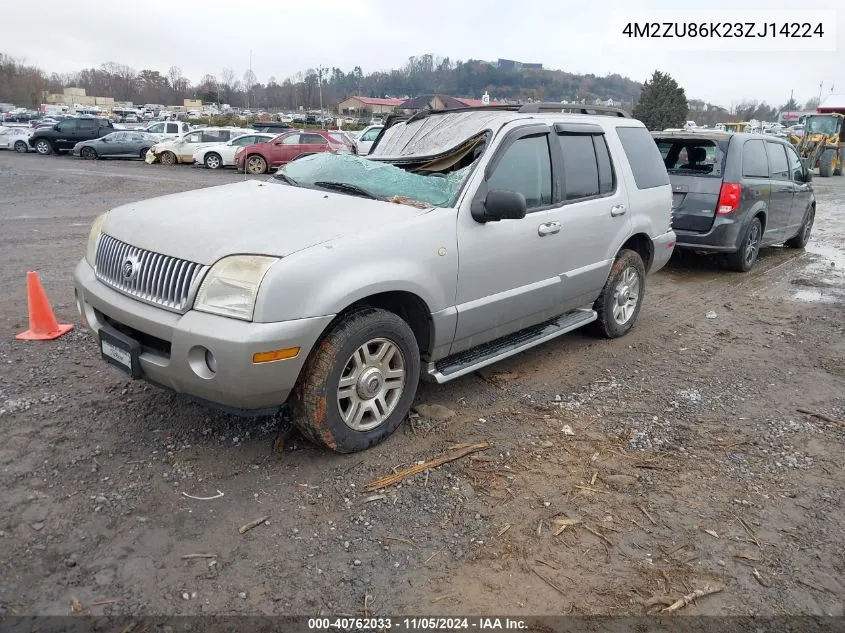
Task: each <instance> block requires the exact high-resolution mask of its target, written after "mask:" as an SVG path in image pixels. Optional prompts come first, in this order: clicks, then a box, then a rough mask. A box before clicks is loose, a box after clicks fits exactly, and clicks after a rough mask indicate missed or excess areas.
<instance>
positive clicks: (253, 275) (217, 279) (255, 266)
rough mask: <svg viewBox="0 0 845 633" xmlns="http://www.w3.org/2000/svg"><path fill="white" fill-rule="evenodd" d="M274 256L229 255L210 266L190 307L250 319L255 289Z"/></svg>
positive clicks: (272, 261)
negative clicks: (192, 305)
mask: <svg viewBox="0 0 845 633" xmlns="http://www.w3.org/2000/svg"><path fill="white" fill-rule="evenodd" d="M277 261H278V257H265V256H263V255H232V256H231V257H224V258H223V259H221V260H220V261H219V262H217V263H216V264H214V266H212V267H211V270H209V271H208V274H207V275H206V276H205V279H204V280H203V282H202V285H201V286H200V289H199V292H197V298H196V300H195V301H194V310H198V311H200V312H210V313H211V314H219V315H221V316H226V317H231V318H233V319H243V320H244V321H252V315H253V312H254V311H255V299H256V298H257V297H258V288H259V287H260V286H261V281H262V280H263V279H264V275H265V274H266V273H267V270H268V269H269V268H270V266H272V265H273V264H274V263H275V262H277Z"/></svg>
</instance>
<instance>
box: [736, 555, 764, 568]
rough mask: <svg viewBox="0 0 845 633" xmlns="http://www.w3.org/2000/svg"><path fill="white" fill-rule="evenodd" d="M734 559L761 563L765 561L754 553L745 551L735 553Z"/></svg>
mask: <svg viewBox="0 0 845 633" xmlns="http://www.w3.org/2000/svg"><path fill="white" fill-rule="evenodd" d="M734 558H744V559H745V560H752V561H754V562H759V561H761V560H763V559H762V558H761V557H760V556H758V555H757V554H755V553H754V552H747V551H744V550H743V551H739V552H734ZM755 571H756V570H755Z"/></svg>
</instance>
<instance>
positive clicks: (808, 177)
mask: <svg viewBox="0 0 845 633" xmlns="http://www.w3.org/2000/svg"><path fill="white" fill-rule="evenodd" d="M812 181H813V169H812V168H811V167H805V169H804V182H812Z"/></svg>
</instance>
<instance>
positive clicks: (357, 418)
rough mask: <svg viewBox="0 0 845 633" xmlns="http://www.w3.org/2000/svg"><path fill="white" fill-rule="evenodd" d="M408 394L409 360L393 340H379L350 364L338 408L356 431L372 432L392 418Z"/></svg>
mask: <svg viewBox="0 0 845 633" xmlns="http://www.w3.org/2000/svg"><path fill="white" fill-rule="evenodd" d="M404 391H405V358H404V356H403V355H402V350H401V349H399V346H398V345H396V343H394V342H393V341H391V340H389V339H386V338H375V339H372V340H370V341H368V342H366V343H364V344H363V345H361V346H360V347H359V348H358V349H357V350H355V352H354V353H353V354H352V356H350V357H349V360H348V361H346V364H345V365H344V368H343V371H342V372H341V374H340V381H339V383H338V388H337V407H338V411H339V412H340V417H341V418H342V419H343V421H344V423H345V424H346V425H347V426H348V427H349V428H351V429H352V430H354V431H361V432H364V431H369V430H371V429H374V428H376V427H377V426H380V425H381V424H383V423H384V422H385V420H387V418H388V417H390V414H391V413H393V410H394V409H395V408H396V405H397V404H398V403H399V400H400V399H401V398H402V393H403V392H404Z"/></svg>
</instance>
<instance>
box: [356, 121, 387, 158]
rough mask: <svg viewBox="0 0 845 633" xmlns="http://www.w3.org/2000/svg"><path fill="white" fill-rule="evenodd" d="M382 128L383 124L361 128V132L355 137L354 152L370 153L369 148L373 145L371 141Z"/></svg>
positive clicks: (360, 154) (364, 154)
mask: <svg viewBox="0 0 845 633" xmlns="http://www.w3.org/2000/svg"><path fill="white" fill-rule="evenodd" d="M383 129H384V126H383V125H369V126H367V127H365V128H364V129H363V130H361V134H359V135H358V138H357V139H355V153H356V154H358V155H359V156H366V155H367V154H369V153H370V148H371V147H372V146H373V141H375V140H376V137H377V136H378V135H379V132H381V131H382V130H383Z"/></svg>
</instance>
